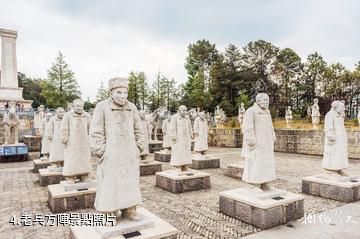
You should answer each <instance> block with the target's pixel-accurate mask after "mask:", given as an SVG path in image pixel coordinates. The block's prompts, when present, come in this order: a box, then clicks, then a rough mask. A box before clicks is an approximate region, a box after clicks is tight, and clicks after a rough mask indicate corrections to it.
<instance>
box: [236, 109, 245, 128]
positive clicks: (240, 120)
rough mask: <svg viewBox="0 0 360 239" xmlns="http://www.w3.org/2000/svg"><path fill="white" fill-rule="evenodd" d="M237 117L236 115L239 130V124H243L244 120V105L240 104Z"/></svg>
mask: <svg viewBox="0 0 360 239" xmlns="http://www.w3.org/2000/svg"><path fill="white" fill-rule="evenodd" d="M238 111H239V112H238V113H239V115H238V120H239V124H240V128H241V124H242V122H243V119H244V114H245V105H244V103H241V105H240V106H239V110H238Z"/></svg>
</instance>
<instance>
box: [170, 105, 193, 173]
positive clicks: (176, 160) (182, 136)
mask: <svg viewBox="0 0 360 239" xmlns="http://www.w3.org/2000/svg"><path fill="white" fill-rule="evenodd" d="M186 112H187V108H186V106H184V105H181V106H180V107H179V110H178V113H177V114H175V115H173V116H172V117H171V121H170V129H169V133H170V138H171V140H172V146H171V160H170V165H172V166H175V167H179V168H180V169H181V171H185V170H187V169H188V166H189V165H191V163H192V160H191V159H192V157H191V137H192V128H191V121H190V118H189V116H188V115H187V114H186Z"/></svg>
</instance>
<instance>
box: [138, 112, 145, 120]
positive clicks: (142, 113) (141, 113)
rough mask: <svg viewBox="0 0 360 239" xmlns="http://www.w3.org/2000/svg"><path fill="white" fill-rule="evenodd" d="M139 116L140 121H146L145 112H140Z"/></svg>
mask: <svg viewBox="0 0 360 239" xmlns="http://www.w3.org/2000/svg"><path fill="white" fill-rule="evenodd" d="M139 116H140V119H142V120H144V119H145V112H144V111H140V112H139Z"/></svg>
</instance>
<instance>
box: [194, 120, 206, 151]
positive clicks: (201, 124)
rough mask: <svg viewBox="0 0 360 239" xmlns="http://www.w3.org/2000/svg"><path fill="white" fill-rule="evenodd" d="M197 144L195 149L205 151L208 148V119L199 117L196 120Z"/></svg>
mask: <svg viewBox="0 0 360 239" xmlns="http://www.w3.org/2000/svg"><path fill="white" fill-rule="evenodd" d="M194 134H195V144H194V151H196V152H203V151H207V150H208V149H209V148H208V125H207V121H206V119H204V120H202V119H201V118H200V117H197V118H196V119H195V121H194Z"/></svg>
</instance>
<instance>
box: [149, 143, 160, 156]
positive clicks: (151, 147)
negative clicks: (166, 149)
mask: <svg viewBox="0 0 360 239" xmlns="http://www.w3.org/2000/svg"><path fill="white" fill-rule="evenodd" d="M162 144H163V142H162V141H155V140H152V141H150V142H149V152H150V153H155V152H157V151H160V150H161V149H162Z"/></svg>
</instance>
